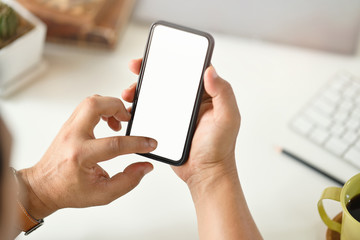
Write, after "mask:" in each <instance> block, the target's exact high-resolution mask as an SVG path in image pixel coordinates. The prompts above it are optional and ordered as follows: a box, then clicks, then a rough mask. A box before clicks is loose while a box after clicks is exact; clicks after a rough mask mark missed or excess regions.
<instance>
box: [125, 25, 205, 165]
mask: <svg viewBox="0 0 360 240" xmlns="http://www.w3.org/2000/svg"><path fill="white" fill-rule="evenodd" d="M208 46H209V41H208V39H207V38H206V37H204V36H200V35H197V34H193V33H189V32H185V31H181V30H177V29H174V28H170V27H167V26H163V25H155V26H154V29H153V35H152V39H151V42H150V47H149V52H148V58H147V61H146V65H145V68H144V69H145V71H144V73H143V79H142V84H141V88H140V92H139V96H138V102H137V105H136V109H135V114H134V118H133V123H132V127H131V135H132V136H146V137H151V138H154V139H156V140H157V142H158V146H157V148H156V149H155V150H154V151H153V152H151V153H152V154H155V155H158V156H161V157H165V158H168V159H170V160H174V161H178V160H180V159H181V157H182V153H183V150H184V146H185V142H186V136H187V133H188V129H189V125H190V120H191V115H192V112H193V109H194V105H195V99H196V94H197V91H198V88H199V84H200V80H201V77H202V70H203V67H204V64H205V59H206V53H207V50H208Z"/></svg>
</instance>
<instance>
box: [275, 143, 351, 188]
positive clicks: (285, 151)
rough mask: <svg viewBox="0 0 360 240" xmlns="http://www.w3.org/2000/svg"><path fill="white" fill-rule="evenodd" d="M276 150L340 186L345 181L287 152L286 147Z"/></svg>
mask: <svg viewBox="0 0 360 240" xmlns="http://www.w3.org/2000/svg"><path fill="white" fill-rule="evenodd" d="M277 150H278V151H279V152H281V153H282V154H284V155H285V156H288V157H289V158H292V159H294V160H296V161H297V162H299V163H302V164H304V165H305V166H307V167H309V168H311V169H312V170H314V171H315V172H318V173H320V174H321V175H323V176H325V177H327V178H328V179H330V180H332V181H334V182H336V183H337V184H339V185H340V186H343V185H344V184H345V183H344V182H343V181H341V180H339V179H338V178H336V177H334V176H331V175H330V174H328V173H326V172H324V171H323V170H321V169H319V168H317V167H315V166H314V165H312V164H310V163H309V162H307V161H305V160H304V159H302V158H301V157H299V156H297V155H295V154H293V153H291V152H289V151H288V150H286V149H282V148H277Z"/></svg>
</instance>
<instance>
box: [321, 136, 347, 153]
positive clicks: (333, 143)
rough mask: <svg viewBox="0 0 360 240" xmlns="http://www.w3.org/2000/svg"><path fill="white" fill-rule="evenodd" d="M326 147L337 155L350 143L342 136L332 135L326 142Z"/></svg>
mask: <svg viewBox="0 0 360 240" xmlns="http://www.w3.org/2000/svg"><path fill="white" fill-rule="evenodd" d="M325 148H326V149H327V150H329V151H330V152H332V153H334V154H335V155H337V156H341V155H342V154H343V153H344V152H345V150H346V149H347V148H348V144H346V143H345V142H344V141H342V140H341V139H340V138H337V137H332V138H330V139H329V141H327V142H326V144H325Z"/></svg>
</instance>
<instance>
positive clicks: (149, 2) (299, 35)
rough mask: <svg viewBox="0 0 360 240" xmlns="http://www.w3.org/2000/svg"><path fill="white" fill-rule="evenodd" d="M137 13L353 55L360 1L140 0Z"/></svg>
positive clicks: (138, 16) (140, 16) (141, 16)
mask: <svg viewBox="0 0 360 240" xmlns="http://www.w3.org/2000/svg"><path fill="white" fill-rule="evenodd" d="M134 17H135V18H136V19H137V20H139V21H146V22H151V21H155V20H158V19H162V20H168V21H173V22H176V23H180V24H184V25H188V26H192V27H196V28H200V29H204V30H208V31H216V32H225V33H231V34H236V35H240V36H245V37H255V38H261V39H266V40H270V41H276V42H281V43H287V44H295V45H299V46H305V47H312V48H318V49H323V50H329V51H335V52H340V53H353V52H354V51H355V50H356V47H357V35H358V29H359V25H360V0H222V1H220V0H138V3H137V6H136V9H135V13H134Z"/></svg>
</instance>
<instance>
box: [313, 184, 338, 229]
mask: <svg viewBox="0 0 360 240" xmlns="http://www.w3.org/2000/svg"><path fill="white" fill-rule="evenodd" d="M340 193H341V188H339V187H328V188H326V189H325V190H324V191H323V193H322V195H321V198H320V200H319V201H318V211H319V214H320V217H321V219H322V220H323V222H324V223H325V224H326V226H328V227H329V228H330V229H331V230H333V231H336V232H338V233H341V224H340V223H338V222H335V221H333V220H332V219H331V218H329V216H328V215H327V214H326V212H325V209H324V205H323V200H324V199H331V200H334V201H338V202H340Z"/></svg>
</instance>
